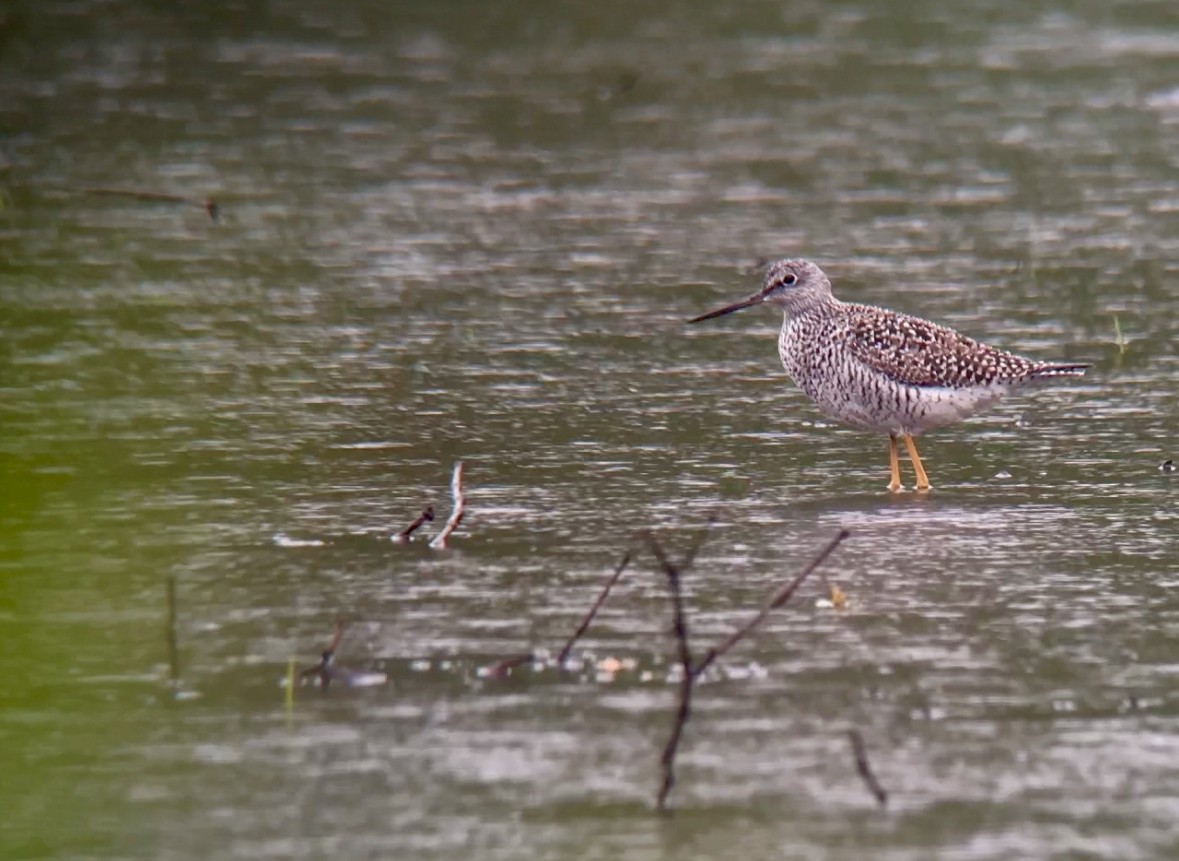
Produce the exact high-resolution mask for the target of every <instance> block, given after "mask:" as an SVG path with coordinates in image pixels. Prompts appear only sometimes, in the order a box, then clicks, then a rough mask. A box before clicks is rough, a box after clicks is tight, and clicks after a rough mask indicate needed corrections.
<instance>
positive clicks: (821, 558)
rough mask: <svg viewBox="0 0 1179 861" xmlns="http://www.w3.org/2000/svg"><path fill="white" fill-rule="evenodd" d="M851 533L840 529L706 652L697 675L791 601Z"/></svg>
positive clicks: (697, 667)
mask: <svg viewBox="0 0 1179 861" xmlns="http://www.w3.org/2000/svg"><path fill="white" fill-rule="evenodd" d="M849 534H850V533H849V532H848V531H847V530H846V529H841V530H839V534H838V535H836V536H835V537H834V538H832V539H831V540H830V541H829V542H827V546H826V547H824V548H823V549H822V550H820V551H819V554H818V555H817V556H815V558H814V559H812V560H811V561H810V562H809V563H808V564H807V566H806V567H805V568H803V569H802V571H800V572H799V574H798V576H796V577H795V578H794V579H793V580H791V581H790V582H789V583H787V584H786V585H785V586H783V587H781V588H780V589H778V590H777V591H776V592H774V594H773V595H772V596H770V600H769V601H767V602H766V603H765V605H764V606H763V607H762V608H761V610H760V611H759V612H758V614H757V615H756V616H754V617H753V618H752V619H750V620H749V621H748V622H747V623H745V624H744V625H743V626H741V627H740V628H738V629H737V630H736V631H734V632H733V633H732V634H730V635H729V636H728V637H727V638H726V639H725V640H723V641H722V642H721V643H720V644H718V645H716V646H713V647H712V648H710V649H709V650H708V651H707V652H706V653H705V654H704V658H703V660H701V661H700V663H699V664H698V665H697V666H696V669H695V671H694V673H695V675H697V676H699V675H700V674H701V673H703V672H704V671H705V670H706V669H708V667H709V666H711V665H712V663H713V662H714V661H715V660H716V659H717V658H720V657H721V656H723V655H724V654H725V653H726V652H727V651H729V649H731V648H733V646H735V645H737V643H739V642H741V640H743V639H745V637H746V636H747V635H748V634H749V632H750V631H752V630H753V629H754V628H756V627H757V626H758V625H760V624H761V623H762V622H763V621H765V618H766V616H768V615H769V614H770V612H771V611H773V610H776V609H778V608H779V607H781V606H782V605H783V604H785V603H786V602H787V601H789V600H790V598H791V596H793V595H794V593H795V592H796V591H797V590H798V587H799V586H801V585H802V584H803V583H805V582H806V579H807V578H808V577H810V576H811V574H812V573H814V571H815V569H816V568H818V567H819V566H820V565H822V564H823V563H824V562H825V561H826V560H827V557H828V556H830V555H831V553H832V552H833V551H834V550H835V548H836V547H838V546H839V544H840V542H842V541H843V540H844V539H845V538H847V536H848V535H849Z"/></svg>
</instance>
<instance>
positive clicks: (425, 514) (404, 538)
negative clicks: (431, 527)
mask: <svg viewBox="0 0 1179 861" xmlns="http://www.w3.org/2000/svg"><path fill="white" fill-rule="evenodd" d="M433 519H434V506H432V505H427V506H426V507H425V509H424V510H423V511H422V513H421V514H419V515H418V516H417V517H416V518H414V521H413V523H411V524H409V526H407V527H405V528H404V529H402V530H401V531H400V532H398V533H397V534H396V535H394V536H393V537H392V538H391V539H390V540H391V541H392V542H393V543H394V544H407V543H409V537H410V536H411V535H413V534H414V533H415V532H417V531H418V530H419V529H420V528H421V527H422V524H423V523H426V522H427V521H430V520H433Z"/></svg>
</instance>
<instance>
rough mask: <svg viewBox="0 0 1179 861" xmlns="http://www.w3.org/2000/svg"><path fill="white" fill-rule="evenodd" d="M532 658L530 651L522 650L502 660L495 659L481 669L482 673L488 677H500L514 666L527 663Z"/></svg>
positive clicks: (514, 667)
mask: <svg viewBox="0 0 1179 861" xmlns="http://www.w3.org/2000/svg"><path fill="white" fill-rule="evenodd" d="M531 660H532V652H524V653H522V654H519V655H512V656H511V657H508V658H504V659H503V660H502V661H496V662H495V663H494V664H492V665H491V666H490V667H488V668H487V669H486V670H484V671H483V674H484V675H485V676H487V677H488V678H492V679H502V678H503V677H504V676H506V675H507V674H508V673H510V672H511V671H512V670H514V669H516V667H518V666H520V665H522V664H527V663H528V662H529V661H531Z"/></svg>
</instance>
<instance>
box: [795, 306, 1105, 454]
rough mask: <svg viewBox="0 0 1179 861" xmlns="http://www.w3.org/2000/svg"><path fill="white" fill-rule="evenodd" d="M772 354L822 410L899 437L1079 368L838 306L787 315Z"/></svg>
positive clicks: (901, 317)
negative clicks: (777, 355) (1026, 384)
mask: <svg viewBox="0 0 1179 861" xmlns="http://www.w3.org/2000/svg"><path fill="white" fill-rule="evenodd" d="M778 350H779V353H780V354H781V357H782V364H783V366H784V367H785V369H786V371H787V373H788V374H790V376H791V377H792V378H793V379H794V380H795V381H796V382H797V383H798V384H799V386H800V387H801V388H802V389H803V390H804V391H805V392H806V393H807V394H808V395H810V396H811V398H813V399H814V400H815V401H816V403H817V404H818V405H819V406H820V407H821V408H822V409H823V411H824V412H826V413H828V414H829V415H831V416H833V417H835V418H837V419H840V420H841V421H844V422H847V423H848V424H852V425H854V426H857V427H863V428H867V429H875V430H888V431H889V432H893V431H897V432H905V433H919V432H921V431H922V430H928V429H930V428H933V427H941V426H944V425H947V424H953V423H954V422H956V421H960V420H961V419H962V418H965V417H966V416H967V415H970V414H971V413H973V412H975V411H976V410H977V409H979V408H981V407H983V406H986V405H987V404H989V403H993V402H994V401H995V400H997V399H998V398H999V397H1001V396H1002V395H1003V394H1005V393H1006V391H1007V390H1008V389H1009V388H1010V387H1012V386H1015V385H1018V384H1020V383H1024V382H1030V381H1032V380H1036V379H1040V378H1045V377H1051V376H1059V375H1068V374H1081V373H1084V369H1085V368H1086V367H1087V366H1086V365H1064V364H1052V363H1048V362H1036V361H1033V360H1031V359H1026V358H1024V357H1022V356H1017V355H1015V354H1013V353H1009V352H1007V351H1005V350H1000V349H998V348H995V347H991V346H989V345H987V344H983V343H981V342H979V341H976V340H974V339H973V338H969V337H967V336H965V335H963V334H961V333H960V332H956V331H954V330H953V329H951V328H949V327H947V326H939V325H938V324H936V323H931V322H930V321H928V320H924V319H922V318H920V317H913V316H910V315H908V314H902V313H899V312H896V311H889V310H886V309H883V308H874V307H872V306H869V305H856V304H852V303H846V302H839V301H834V302H831V303H829V304H825V305H824V306H822V307H819V308H815V309H814V310H812V311H809V312H807V313H804V314H801V315H798V316H797V317H793V318H791V317H787V319H786V320H785V322H784V324H783V327H782V333H781V336H780V337H779V341H778Z"/></svg>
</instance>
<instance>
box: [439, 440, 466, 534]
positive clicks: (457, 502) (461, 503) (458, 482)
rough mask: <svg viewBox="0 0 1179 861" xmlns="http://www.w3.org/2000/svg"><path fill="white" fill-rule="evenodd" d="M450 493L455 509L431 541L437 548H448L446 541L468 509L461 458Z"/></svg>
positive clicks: (451, 481)
mask: <svg viewBox="0 0 1179 861" xmlns="http://www.w3.org/2000/svg"><path fill="white" fill-rule="evenodd" d="M450 495H451V496H453V497H454V510H453V511H451V512H450V517H449V519H447V521H446V525H445V526H443V527H442V531H441V532H439V533H438V534H437V535H436V536H434V540H433V541H431V542H430V546H431V547H433V548H434V549H435V550H445V549H446V547H447V544H446V542H447V540H448V539H449V538H450V534H451V533H452V532H454V531H455V530H456V529H458V525H459V524H460V523H462V522H463V512H465V511H466V510H467V499H466V497H465V496H463V462H462V461H461V460H460V461H459V462H458V463H456V464H455V465H454V474H453V475H452V476H451V478H450Z"/></svg>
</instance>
